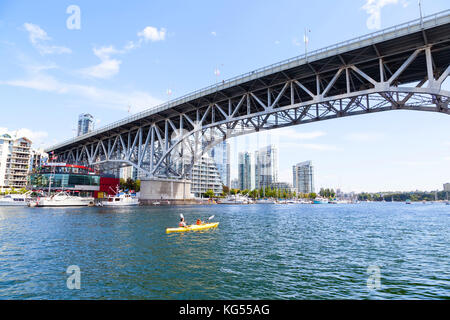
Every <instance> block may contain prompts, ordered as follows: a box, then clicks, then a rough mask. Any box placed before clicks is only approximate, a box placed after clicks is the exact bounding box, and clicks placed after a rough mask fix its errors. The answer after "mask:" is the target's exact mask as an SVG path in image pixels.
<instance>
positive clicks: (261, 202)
mask: <svg viewBox="0 0 450 320" xmlns="http://www.w3.org/2000/svg"><path fill="white" fill-rule="evenodd" d="M256 203H257V204H276V203H277V201H276V200H274V199H258V200H256Z"/></svg>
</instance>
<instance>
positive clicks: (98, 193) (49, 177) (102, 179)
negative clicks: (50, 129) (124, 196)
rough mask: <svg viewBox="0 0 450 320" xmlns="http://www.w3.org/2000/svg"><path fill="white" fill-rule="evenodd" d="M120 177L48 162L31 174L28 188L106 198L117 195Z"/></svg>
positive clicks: (80, 167) (86, 168) (81, 167)
mask: <svg viewBox="0 0 450 320" xmlns="http://www.w3.org/2000/svg"><path fill="white" fill-rule="evenodd" d="M118 187H119V179H118V178H116V177H114V176H113V175H108V174H100V173H99V172H97V171H95V170H93V169H91V168H88V167H84V166H79V165H72V164H66V163H56V162H55V163H47V164H45V165H43V166H41V167H40V168H39V169H38V170H36V172H33V173H32V174H30V182H29V186H28V189H30V190H33V191H44V192H48V191H50V192H53V193H56V192H60V191H66V192H69V193H72V194H75V195H80V196H82V197H94V198H104V197H107V195H115V194H116V193H117V191H118Z"/></svg>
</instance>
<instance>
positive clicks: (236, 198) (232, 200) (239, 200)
mask: <svg viewBox="0 0 450 320" xmlns="http://www.w3.org/2000/svg"><path fill="white" fill-rule="evenodd" d="M218 203H220V204H248V203H249V201H248V198H247V197H243V196H241V195H239V194H236V195H231V196H228V197H227V198H225V199H221V200H220V201H219V202H218Z"/></svg>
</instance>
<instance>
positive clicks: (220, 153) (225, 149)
mask: <svg viewBox="0 0 450 320" xmlns="http://www.w3.org/2000/svg"><path fill="white" fill-rule="evenodd" d="M209 155H210V157H211V158H212V159H213V160H214V163H215V164H216V168H217V171H219V174H220V179H221V181H222V184H223V185H225V186H227V187H229V186H230V184H231V181H230V144H229V143H228V142H226V141H223V142H222V143H219V144H218V145H217V146H215V147H214V148H212V149H211V151H210V152H209Z"/></svg>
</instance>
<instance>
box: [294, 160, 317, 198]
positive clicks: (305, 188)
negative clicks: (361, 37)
mask: <svg viewBox="0 0 450 320" xmlns="http://www.w3.org/2000/svg"><path fill="white" fill-rule="evenodd" d="M292 176H293V185H294V188H296V189H297V191H298V192H299V193H311V192H314V167H313V165H312V162H311V161H304V162H300V163H297V164H296V165H294V166H293V167H292Z"/></svg>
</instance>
